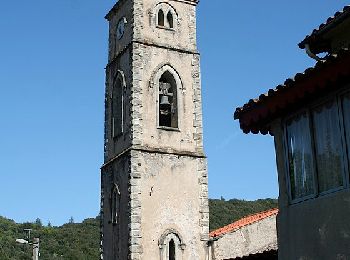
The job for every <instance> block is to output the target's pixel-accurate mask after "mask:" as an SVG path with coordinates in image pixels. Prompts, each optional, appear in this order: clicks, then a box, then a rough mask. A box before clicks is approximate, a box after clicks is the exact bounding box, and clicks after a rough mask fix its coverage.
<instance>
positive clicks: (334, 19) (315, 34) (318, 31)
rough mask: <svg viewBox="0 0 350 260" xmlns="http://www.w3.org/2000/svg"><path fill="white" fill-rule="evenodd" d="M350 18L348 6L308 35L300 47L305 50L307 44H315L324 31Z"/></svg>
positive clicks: (349, 6) (349, 7)
mask: <svg viewBox="0 0 350 260" xmlns="http://www.w3.org/2000/svg"><path fill="white" fill-rule="evenodd" d="M347 17H350V5H347V6H345V7H344V8H343V10H341V11H338V12H336V13H335V14H334V15H333V16H331V17H329V18H328V19H327V20H326V21H325V22H324V23H322V24H321V25H319V27H318V28H316V29H314V30H313V31H312V33H311V34H310V35H307V36H306V37H305V39H304V40H303V41H301V42H300V43H299V44H298V45H299V47H300V48H302V49H304V48H305V45H306V44H309V43H311V42H315V41H316V40H317V38H318V36H319V35H320V34H322V33H323V32H324V31H326V30H328V29H330V28H332V27H333V26H335V25H336V24H338V23H340V22H342V21H343V20H344V19H345V18H347ZM319 52H321V50H319Z"/></svg>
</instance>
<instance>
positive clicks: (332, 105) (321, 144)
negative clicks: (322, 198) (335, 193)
mask: <svg viewBox="0 0 350 260" xmlns="http://www.w3.org/2000/svg"><path fill="white" fill-rule="evenodd" d="M313 123H314V136H315V148H316V151H315V154H316V162H317V172H318V185H319V192H324V191H327V190H331V189H334V188H338V187H342V186H343V176H344V175H343V173H344V164H343V158H342V156H343V149H342V141H341V129H340V120H339V114H338V107H337V103H336V102H335V101H332V102H329V103H326V104H324V105H322V106H320V107H319V108H317V109H315V110H314V111H313Z"/></svg>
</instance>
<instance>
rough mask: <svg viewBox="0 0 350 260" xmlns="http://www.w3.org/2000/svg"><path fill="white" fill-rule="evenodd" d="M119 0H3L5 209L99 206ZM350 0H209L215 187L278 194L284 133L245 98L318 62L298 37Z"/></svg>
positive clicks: (56, 219)
mask: <svg viewBox="0 0 350 260" xmlns="http://www.w3.org/2000/svg"><path fill="white" fill-rule="evenodd" d="M114 3H115V1H114V0H98V1H97V0H60V1H53V0H33V1H26V0H20V1H3V2H2V3H1V4H0V32H1V36H0V47H1V48H0V119H1V123H0V197H1V200H0V215H2V216H6V217H9V218H12V219H14V220H16V221H19V222H23V221H33V220H35V219H36V218H37V217H39V218H41V219H42V220H43V222H44V223H47V222H48V221H51V222H52V223H53V224H54V225H60V224H62V223H65V222H67V221H68V219H69V218H70V216H73V217H74V219H75V220H76V221H81V220H82V219H84V218H86V217H94V216H96V215H97V214H98V210H99V200H100V198H99V194H100V171H99V167H100V166H101V164H102V160H103V115H104V112H103V108H104V104H103V101H104V93H103V91H104V67H105V65H106V61H107V36H108V34H107V28H108V27H107V23H106V21H105V20H104V19H103V17H104V15H105V14H106V13H107V11H108V10H109V9H110V8H111V7H112V6H113V4H114ZM346 4H349V1H342V0H337V1H333V0H308V1H305V0H294V1H281V0H269V1H258V0H254V1H253V0H202V1H201V2H200V5H199V8H198V44H199V50H200V52H201V55H202V56H201V65H202V89H203V116H204V135H205V136H204V138H205V150H206V154H207V156H208V165H209V176H210V177H209V196H210V197H211V198H219V197H220V196H223V197H224V198H226V199H230V198H243V199H249V200H250V199H257V198H266V197H275V198H276V197H277V196H278V186H277V175H276V167H275V157H274V156H275V155H274V149H273V139H272V138H271V137H269V136H262V135H252V134H250V135H245V134H243V133H242V132H241V130H240V129H239V124H238V122H237V121H234V120H233V112H234V109H235V107H237V106H240V105H242V104H244V103H245V102H246V101H247V100H249V99H250V98H253V97H257V96H258V95H259V94H260V93H263V92H265V91H266V90H267V89H268V88H272V87H274V86H276V85H277V84H279V83H282V82H283V81H284V80H285V79H286V78H288V77H291V76H293V75H294V74H295V73H296V72H300V71H303V70H304V69H305V68H306V67H308V66H312V65H313V64H314V62H313V61H312V60H311V59H310V58H308V57H307V56H306V55H305V53H304V52H303V51H302V50H299V49H298V47H297V43H298V42H299V41H301V40H302V39H303V38H304V36H305V35H306V34H309V33H310V32H311V30H312V29H313V28H315V27H316V26H318V25H319V24H320V23H322V22H324V21H325V19H326V18H327V17H328V16H331V15H332V14H333V13H334V12H335V11H337V10H339V9H341V8H342V7H343V6H344V5H346Z"/></svg>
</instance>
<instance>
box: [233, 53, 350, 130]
mask: <svg viewBox="0 0 350 260" xmlns="http://www.w3.org/2000/svg"><path fill="white" fill-rule="evenodd" d="M349 64H350V50H349V49H348V48H343V49H341V50H340V51H339V52H338V53H337V54H332V55H329V56H328V57H327V58H326V60H323V61H318V62H317V63H316V65H315V66H314V67H311V68H308V69H306V70H305V71H304V72H303V73H297V74H296V75H295V76H294V77H293V78H289V79H287V80H285V82H284V84H282V85H278V86H277V87H275V88H274V89H270V90H268V92H267V93H265V94H261V95H260V96H259V97H258V98H256V99H250V100H249V101H248V102H247V103H246V104H244V105H243V106H242V107H238V108H236V111H235V113H234V118H235V119H239V121H240V126H241V129H242V130H243V131H244V132H245V133H249V132H253V133H258V132H259V131H260V132H261V133H262V134H267V133H268V132H269V130H270V129H269V127H268V125H267V124H268V123H269V122H271V121H272V120H273V119H274V118H277V117H280V116H282V115H283V113H285V112H286V111H287V112H288V111H289V110H288V108H289V107H292V106H293V105H294V104H297V103H298V102H301V101H303V100H304V99H306V98H309V97H310V96H311V97H313V96H312V95H314V94H315V93H317V91H321V90H324V89H326V88H327V87H331V88H336V87H340V86H339V85H337V84H334V82H335V81H336V80H338V79H339V78H343V77H349V76H350V65H349ZM332 83H333V84H332ZM264 127H267V128H264Z"/></svg>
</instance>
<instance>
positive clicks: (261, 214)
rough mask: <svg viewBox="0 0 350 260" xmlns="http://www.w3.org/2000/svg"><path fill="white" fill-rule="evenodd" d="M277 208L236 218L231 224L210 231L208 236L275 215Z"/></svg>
mask: <svg viewBox="0 0 350 260" xmlns="http://www.w3.org/2000/svg"><path fill="white" fill-rule="evenodd" d="M277 213H278V209H270V210H267V211H263V212H259V213H257V214H254V215H249V216H247V217H244V218H242V219H240V220H237V221H235V222H233V223H232V224H229V225H227V226H224V227H222V228H219V229H216V230H214V231H212V232H210V234H209V236H210V237H217V236H220V235H223V234H226V233H228V232H232V231H234V230H237V229H240V228H242V227H245V226H248V225H250V224H253V223H255V222H258V221H261V220H263V219H265V218H268V217H270V216H273V215H277Z"/></svg>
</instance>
